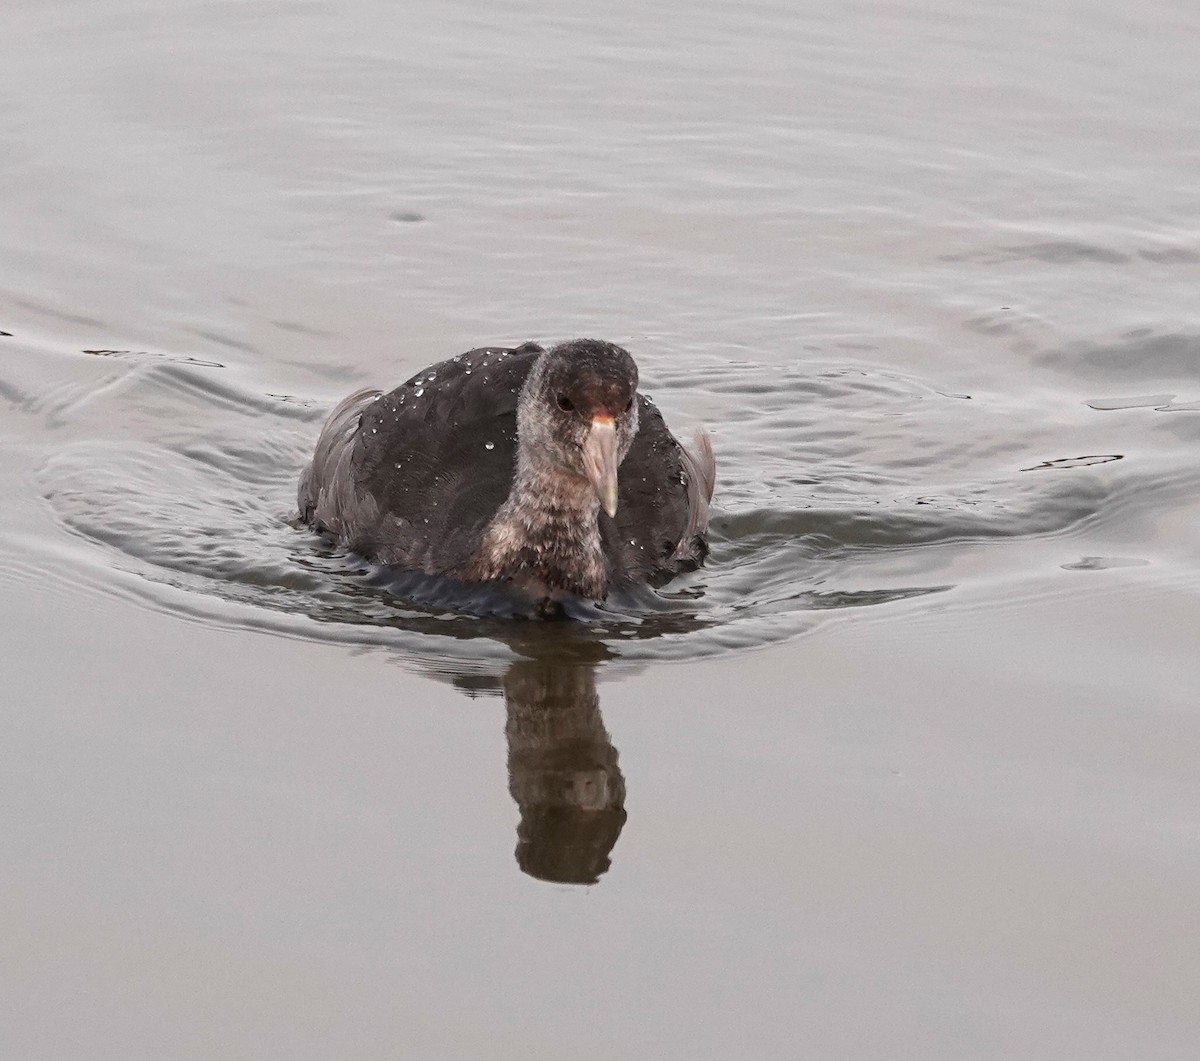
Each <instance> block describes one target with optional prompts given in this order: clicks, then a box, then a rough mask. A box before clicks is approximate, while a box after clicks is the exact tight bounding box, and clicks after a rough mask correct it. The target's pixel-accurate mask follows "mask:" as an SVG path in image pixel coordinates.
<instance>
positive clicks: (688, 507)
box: [299, 339, 716, 611]
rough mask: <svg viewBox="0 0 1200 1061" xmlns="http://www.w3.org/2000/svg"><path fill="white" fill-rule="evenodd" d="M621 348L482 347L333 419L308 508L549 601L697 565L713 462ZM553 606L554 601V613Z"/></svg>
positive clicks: (392, 560)
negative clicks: (686, 437)
mask: <svg viewBox="0 0 1200 1061" xmlns="http://www.w3.org/2000/svg"><path fill="white" fill-rule="evenodd" d="M637 383H638V375H637V366H636V365H635V364H634V362H633V358H632V357H630V356H629V354H628V353H627V352H626V351H625V350H623V349H622V348H621V347H619V346H616V345H614V344H612V343H607V342H601V341H598V340H595V339H575V340H572V341H570V342H565V343H561V344H559V345H558V346H555V347H553V348H551V349H549V350H545V349H543V348H542V347H540V346H538V345H537V344H536V343H526V344H524V345H523V346H518V347H516V348H514V349H505V348H500V347H482V348H480V349H478V350H472V351H470V352H469V353H465V354H460V355H459V356H458V357H455V358H452V359H451V360H449V361H443V362H441V363H440V364H437V365H433V366H431V367H430V368H427V369H425V370H423V371H422V372H418V373H417V374H416V375H415V376H413V377H412V379H410V380H409V381H408V382H407V383H404V384H403V385H401V386H399V387H397V388H396V389H395V390H393V391H391V392H390V393H388V394H383V393H380V392H379V391H376V390H363V391H359V392H357V393H356V394H352V395H350V397H348V398H346V399H345V400H344V401H343V402H342V403H341V404H340V405H338V407H337V408H336V409H334V411H333V412H332V413H331V414H330V416H329V419H328V420H327V421H326V423H325V426H324V428H323V429H322V431H321V435H320V438H319V439H318V441H317V446H316V452H315V453H314V455H313V460H312V463H311V464H310V465H309V466H308V467H307V468H306V469H305V470H304V472H303V473H302V474H301V476H300V488H299V507H300V515H301V518H302V519H304V520H305V521H306V522H308V523H310V524H311V525H312V526H314V527H315V528H317V529H318V530H321V531H323V532H325V533H326V534H329V535H331V536H332V537H333V538H334V539H336V540H337V541H338V542H339V543H340V544H342V545H345V546H346V547H348V548H350V549H352V550H354V551H355V552H358V553H360V554H362V555H363V556H365V557H367V558H368V559H371V560H374V561H377V562H379V563H382V564H385V565H389V566H391V567H394V568H397V569H400V570H404V571H417V572H424V573H425V574H427V575H443V576H448V577H450V578H453V579H457V580H459V581H461V582H468V583H475V582H503V583H507V584H509V585H511V586H512V587H513V588H515V589H516V590H518V591H519V592H520V593H521V594H523V595H527V596H528V597H529V599H530V601H531V602H532V603H534V604H535V605H539V606H547V605H551V604H552V603H553V602H556V601H559V600H561V599H563V596H564V594H576V595H578V596H580V597H584V598H588V599H590V600H594V601H601V600H603V599H604V598H605V597H606V596H607V595H608V592H609V589H610V587H614V586H620V585H628V584H639V583H641V584H647V583H648V584H650V585H661V584H662V583H664V582H666V581H667V580H668V579H670V578H672V577H673V576H674V575H676V574H678V573H679V572H680V571H689V570H694V569H695V568H696V567H697V566H698V565H699V564H701V563H702V562H703V560H704V557H705V555H706V554H707V552H708V546H707V544H706V542H705V537H704V535H705V530H706V528H707V525H708V506H709V501H710V500H711V498H712V492H713V483H714V481H715V477H716V464H715V461H714V459H713V453H712V447H711V445H710V443H709V441H708V436H707V435H705V434H703V433H701V434H699V435H697V443H698V445H697V452H696V453H694V454H693V453H690V452H689V451H688V450H686V449H684V448H683V447H682V446H681V445H680V444H679V443H678V442H677V441H676V439H675V437H674V436H673V435H672V434H671V432H670V431H669V430H668V429H667V425H666V424H665V423H664V422H663V418H662V414H661V413H660V412H659V411H658V409H656V408H655V407H654V405H653V404H652V403H651V402H650V400H649V399H648V398H646V397H645V396H644V395H640V394H638V393H637ZM552 610H553V608H551V611H552Z"/></svg>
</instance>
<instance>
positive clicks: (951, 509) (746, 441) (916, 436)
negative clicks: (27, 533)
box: [39, 358, 1113, 668]
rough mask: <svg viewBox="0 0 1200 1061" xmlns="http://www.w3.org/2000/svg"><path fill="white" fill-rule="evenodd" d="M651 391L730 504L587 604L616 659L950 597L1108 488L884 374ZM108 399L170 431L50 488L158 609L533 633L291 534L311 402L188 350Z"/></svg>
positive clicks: (257, 622)
mask: <svg viewBox="0 0 1200 1061" xmlns="http://www.w3.org/2000/svg"><path fill="white" fill-rule="evenodd" d="M648 374H649V373H648ZM655 382H656V384H657V385H656V386H655V387H654V388H647V389H653V390H654V391H656V392H657V398H658V400H659V402H660V404H663V405H665V406H666V407H667V410H668V412H669V413H672V412H673V410H674V409H675V408H688V409H691V408H693V407H695V408H697V409H698V410H699V411H700V412H701V413H704V414H706V415H707V416H709V417H710V418H711V419H712V420H713V422H714V423H715V424H716V425H717V442H718V456H719V460H720V465H721V470H720V484H719V488H718V489H719V496H718V501H719V504H720V507H719V509H718V511H717V513H716V515H715V518H714V520H713V526H712V555H711V558H710V561H709V565H708V566H707V567H706V568H704V569H703V570H701V571H698V572H696V573H694V574H692V575H689V576H685V577H683V578H681V579H678V580H676V581H675V582H673V583H671V584H670V585H669V586H667V587H665V588H664V589H663V590H661V591H658V592H654V591H650V590H639V591H637V592H629V593H625V594H621V595H617V596H614V598H613V599H612V600H611V601H610V602H609V603H608V605H606V607H605V608H603V609H599V608H596V607H594V606H591V605H586V604H582V603H580V604H579V605H578V606H576V607H574V608H573V609H572V613H573V614H574V615H575V616H576V617H577V618H580V619H584V620H586V621H587V629H588V636H589V637H592V638H596V639H599V640H601V641H602V642H603V643H604V644H605V645H606V646H607V648H606V650H605V651H606V655H608V656H611V657H613V658H623V659H626V660H632V661H636V660H644V659H678V658H690V657H695V656H700V655H709V654H711V653H713V652H716V651H724V650H729V649H736V648H747V647H754V646H758V645H762V644H765V643H768V642H774V641H779V640H782V639H786V638H789V637H792V636H795V635H797V634H799V633H802V632H804V631H805V630H807V629H809V628H811V627H812V626H813V625H814V624H815V623H816V622H818V621H819V620H820V618H821V617H822V616H823V615H828V614H829V613H830V612H831V611H835V610H843V611H844V610H846V609H851V608H860V609H861V608H867V607H877V606H879V605H883V604H890V603H897V602H901V601H912V600H916V599H919V598H921V597H924V596H928V595H930V594H938V593H942V592H945V591H947V590H948V589H950V588H952V586H951V581H950V580H949V579H948V577H947V575H946V573H945V572H946V564H945V560H944V559H943V558H942V553H941V551H942V550H954V549H956V548H963V547H966V546H974V547H978V543H983V542H987V541H994V540H997V539H1003V538H1016V537H1022V536H1030V535H1049V534H1058V533H1063V532H1064V531H1066V530H1067V529H1068V528H1071V527H1073V526H1075V525H1076V524H1078V523H1080V522H1081V521H1084V520H1087V519H1088V518H1090V517H1093V516H1094V515H1095V514H1096V513H1097V512H1098V511H1100V510H1101V509H1102V508H1103V507H1104V506H1105V505H1106V504H1108V503H1111V501H1112V496H1111V495H1112V489H1113V488H1112V485H1111V483H1110V482H1109V481H1108V480H1106V479H1104V478H1101V477H1097V476H1096V475H1095V474H1094V473H1093V474H1088V473H1084V472H1076V473H1074V474H1072V475H1064V476H1057V477H1054V476H1051V477H1036V476H1022V475H1020V474H1019V472H1020V463H1019V454H1021V453H1022V452H1023V449H1024V446H1025V444H1026V440H1025V439H1023V438H1022V439H1014V438H1011V437H1008V434H1000V435H998V434H997V430H999V429H1000V428H1001V427H1002V428H1003V431H1004V432H1008V433H1010V432H1009V428H1008V425H1007V418H1006V416H1004V415H1002V414H993V415H992V416H988V415H987V414H986V413H985V412H984V410H983V409H982V407H981V406H980V404H979V403H978V402H965V401H963V400H961V398H959V397H957V396H948V395H946V394H943V393H941V392H940V391H939V390H938V389H936V388H934V387H933V386H931V385H928V384H926V383H924V382H922V381H919V380H914V379H910V378H907V377H904V376H903V375H900V374H898V373H895V372H892V371H873V370H871V369H870V368H863V367H859V366H846V365H838V364H828V363H812V362H808V363H804V364H801V365H795V366H791V367H789V368H787V369H779V368H777V367H774V366H758V365H752V364H741V365H737V366H731V365H729V364H728V363H722V362H719V361H716V360H713V361H712V362H710V363H707V364H700V365H697V366H694V367H693V368H692V369H691V370H689V371H688V372H686V373H680V372H678V371H676V372H672V373H670V374H666V373H664V374H661V375H660V376H659V377H658V378H657V379H656V381H655ZM287 397H288V398H289V399H290V398H291V396H287ZM104 400H105V401H107V402H109V403H111V406H112V408H111V409H109V410H108V412H109V415H108V417H107V419H108V420H109V422H112V423H114V424H119V423H120V422H121V420H122V417H123V416H124V415H126V414H124V413H122V408H121V407H122V406H124V405H130V406H134V407H137V408H138V409H139V410H141V412H142V419H141V421H140V422H141V423H142V424H145V423H146V410H147V409H150V410H152V411H153V410H158V411H159V412H160V413H161V423H160V424H159V425H158V430H157V432H154V431H152V432H149V433H148V437H145V438H144V439H143V440H141V441H119V440H116V439H113V438H98V439H97V438H93V439H87V440H83V441H79V442H76V443H73V444H70V445H67V446H65V447H63V448H61V449H59V450H57V451H56V452H54V453H53V454H52V455H51V456H50V457H48V458H47V459H46V461H45V462H44V464H43V465H42V467H41V469H40V473H39V481H40V485H41V489H42V493H43V495H44V497H45V498H46V499H47V501H48V502H49V504H50V505H51V506H52V508H53V510H54V511H55V512H56V514H57V515H58V517H59V519H60V520H61V521H62V522H63V524H65V525H66V526H67V527H69V528H70V529H71V530H72V531H73V532H75V533H76V534H77V535H79V536H81V537H82V538H83V539H85V540H86V541H88V542H90V543H92V544H93V546H95V548H94V549H92V550H90V551H89V556H90V557H91V560H90V562H91V563H94V564H95V565H97V566H99V567H105V568H111V567H113V566H115V567H116V568H118V569H120V570H121V571H122V572H123V573H124V574H126V575H131V576H136V577H135V582H136V584H138V585H140V586H141V587H142V592H143V593H144V594H147V595H149V596H150V597H151V598H152V600H153V603H154V604H155V605H156V606H158V607H163V608H171V609H173V610H181V611H187V612H190V613H193V614H196V615H198V616H199V617H200V618H201V620H202V621H211V622H215V623H222V624H232V625H244V626H254V627H259V628H266V629H273V630H276V631H278V632H280V633H286V634H288V635H290V636H295V635H297V634H300V635H302V636H307V637H312V638H315V639H319V640H338V641H350V642H368V643H381V644H386V645H388V646H390V647H392V648H393V649H395V650H396V651H398V652H400V653H402V654H404V655H407V656H410V657H413V658H419V659H421V660H422V661H423V663H424V665H426V666H433V667H435V668H436V666H437V663H436V661H437V660H438V659H439V658H440V659H443V660H447V661H450V660H455V661H459V663H460V664H461V662H462V661H464V660H476V661H477V660H479V659H480V658H487V657H493V656H497V654H499V655H501V656H502V655H504V654H505V652H506V651H507V650H508V649H510V648H511V647H512V646H513V645H514V644H515V643H517V642H519V641H520V640H521V639H523V638H527V637H528V636H529V635H528V633H527V632H526V631H528V630H530V629H532V628H535V627H536V626H538V625H540V624H529V623H524V622H514V621H512V619H511V616H512V614H513V611H514V605H513V602H512V600H511V599H509V598H505V597H504V596H503V594H500V593H498V592H494V591H492V590H489V589H481V588H480V587H463V586H454V585H450V584H447V583H446V582H445V581H444V580H438V579H429V578H427V577H425V576H419V575H408V574H397V573H395V572H386V571H380V570H378V569H374V568H372V567H371V566H370V565H368V564H366V563H365V562H363V561H362V560H361V559H360V558H357V557H355V556H353V555H348V554H346V553H345V552H344V551H342V550H339V549H336V548H332V547H330V546H329V545H328V543H326V542H324V541H322V540H321V539H320V538H319V537H317V536H316V535H313V534H312V533H310V532H309V531H308V529H307V528H303V527H298V526H296V525H295V512H294V496H295V495H294V490H295V479H296V476H297V474H298V472H299V469H300V468H301V467H302V466H303V464H304V463H305V461H306V460H307V458H308V455H309V452H310V449H311V446H312V444H313V441H314V440H315V436H316V433H317V421H318V420H319V419H320V416H321V408H320V407H319V405H318V404H317V403H308V404H305V403H303V402H301V401H298V400H295V399H292V400H287V401H284V400H281V396H279V395H264V394H263V393H260V392H259V391H257V390H254V389H253V388H250V387H246V386H244V385H243V384H242V383H240V382H239V381H238V380H237V378H236V376H235V375H234V374H232V373H225V372H219V371H216V370H214V369H212V368H207V367H204V366H199V365H197V364H196V363H195V362H190V363H189V361H188V360H187V359H183V358H180V359H175V358H159V359H155V363H154V365H153V371H149V372H144V373H142V374H141V375H139V376H138V377H137V378H136V379H135V380H133V381H132V382H131V383H130V385H128V386H126V387H124V388H122V389H119V390H117V391H115V392H113V393H112V394H109V395H107V396H106V397H105V398H104ZM310 406H311V407H310ZM965 410H969V411H965ZM150 419H151V420H153V412H152V413H151V415H150ZM672 420H673V421H674V422H675V423H676V425H677V428H678V429H679V431H680V433H681V434H684V433H685V423H683V422H682V421H683V418H682V417H680V416H677V415H672ZM1054 463H1055V462H1047V466H1051V465H1053V464H1054ZM1037 480H1040V481H1037ZM92 581H93V583H95V582H96V581H97V579H94V578H93V579H92ZM99 581H101V582H102V581H103V580H99ZM181 594H182V595H183V596H181ZM184 602H186V603H184ZM463 613H471V614H463Z"/></svg>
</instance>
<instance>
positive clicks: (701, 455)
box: [675, 428, 717, 559]
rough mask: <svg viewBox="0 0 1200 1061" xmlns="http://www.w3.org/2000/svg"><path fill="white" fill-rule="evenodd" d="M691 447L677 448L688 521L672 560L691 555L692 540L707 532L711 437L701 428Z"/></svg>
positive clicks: (713, 473)
mask: <svg viewBox="0 0 1200 1061" xmlns="http://www.w3.org/2000/svg"><path fill="white" fill-rule="evenodd" d="M695 444H696V451H695V452H693V451H692V450H690V449H688V448H687V446H681V447H680V448H681V449H682V451H683V465H684V467H685V468H686V469H687V476H688V521H687V528H686V529H685V530H684V533H683V535H682V537H681V538H680V541H679V545H678V546H677V547H676V549H675V558H676V559H681V558H683V557H685V556H689V555H691V554H692V553H693V552H694V551H695V541H694V540H695V539H696V538H698V537H700V536H702V535H703V534H704V532H705V530H707V529H708V512H709V505H710V503H711V501H712V497H713V491H714V490H715V489H716V486H717V458H716V455H715V454H714V453H713V447H712V438H711V437H710V436H709V433H708V432H707V431H705V430H704V429H703V428H701V429H700V430H698V431H697V432H696V434H695Z"/></svg>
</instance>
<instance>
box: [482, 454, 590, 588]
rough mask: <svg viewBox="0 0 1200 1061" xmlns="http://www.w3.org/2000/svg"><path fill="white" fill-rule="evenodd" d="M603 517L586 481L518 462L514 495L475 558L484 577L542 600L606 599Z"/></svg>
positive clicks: (488, 532)
mask: <svg viewBox="0 0 1200 1061" xmlns="http://www.w3.org/2000/svg"><path fill="white" fill-rule="evenodd" d="M521 456H522V457H523V456H524V455H521ZM599 514H600V501H599V499H598V498H597V497H596V491H595V490H594V489H593V488H592V485H591V483H589V482H588V481H587V480H586V479H584V478H583V477H582V476H578V475H574V474H572V473H570V472H567V471H563V470H560V469H558V468H554V467H547V466H545V465H540V464H535V463H533V462H529V461H526V460H524V459H521V458H518V462H517V471H516V475H515V476H514V478H513V485H512V490H511V491H510V492H509V495H508V499H507V500H506V501H505V502H504V504H503V505H501V506H500V509H499V511H497V513H496V515H495V518H494V519H493V520H492V522H491V524H490V525H489V526H488V529H487V531H486V532H485V534H484V539H483V543H482V545H481V547H480V551H479V554H478V556H477V562H478V563H479V564H480V566H481V568H482V571H481V577H483V578H487V579H511V580H512V581H513V582H514V583H516V584H517V585H518V586H519V587H520V588H522V589H524V590H525V591H526V592H528V593H530V594H531V595H533V596H535V597H539V598H540V597H546V596H554V595H555V593H556V592H560V591H567V592H569V593H575V594H577V595H579V596H581V597H587V598H590V599H592V600H601V599H603V597H604V596H605V594H606V593H607V591H608V578H607V574H606V571H605V565H604V554H603V552H602V550H601V547H600V527H599V522H598V521H599Z"/></svg>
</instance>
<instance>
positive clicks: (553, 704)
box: [504, 660, 625, 884]
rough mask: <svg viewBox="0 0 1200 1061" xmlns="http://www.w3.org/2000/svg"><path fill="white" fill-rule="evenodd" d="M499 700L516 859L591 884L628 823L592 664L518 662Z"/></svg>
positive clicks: (546, 876)
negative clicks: (515, 813) (503, 709)
mask: <svg viewBox="0 0 1200 1061" xmlns="http://www.w3.org/2000/svg"><path fill="white" fill-rule="evenodd" d="M504 700H505V704H506V705H507V707H508V722H507V724H506V726H505V733H506V735H507V737H508V771H509V785H508V788H509V792H511V793H512V797H513V799H514V800H516V802H517V806H518V807H519V808H520V811H521V822H520V825H518V826H517V851H516V855H517V863H518V865H519V866H520V867H521V869H522V870H523V871H524V872H525V873H528V874H529V875H530V876H531V877H537V878H538V879H539V880H548V881H558V882H561V883H564V884H595V883H596V881H597V880H599V878H600V875H601V874H602V873H604V872H605V871H606V870H607V869H608V867H609V854H610V853H611V851H612V849H613V845H614V844H616V842H617V837H618V836H620V834H621V827H622V826H623V825H624V824H625V779H624V778H623V777H622V776H621V770H620V767H619V766H618V765H617V750H616V748H614V747H613V746H612V742H611V740H610V739H609V736H608V733H607V732H606V731H605V729H604V722H603V720H602V719H601V717H600V698H599V696H598V695H597V692H596V680H595V667H594V665H592V664H589V663H578V662H559V661H555V662H550V661H544V660H520V661H518V662H516V663H514V664H512V666H511V667H509V669H508V672H507V673H506V674H505V676H504Z"/></svg>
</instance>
